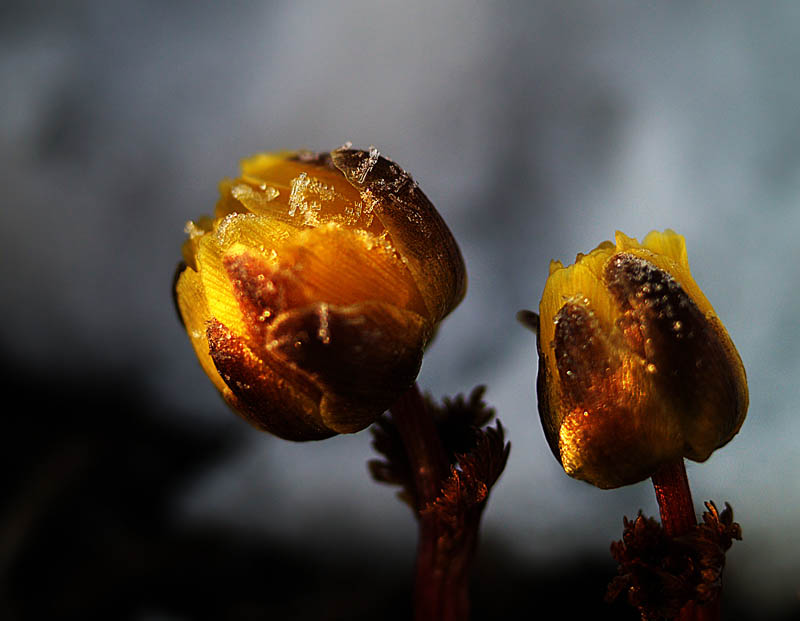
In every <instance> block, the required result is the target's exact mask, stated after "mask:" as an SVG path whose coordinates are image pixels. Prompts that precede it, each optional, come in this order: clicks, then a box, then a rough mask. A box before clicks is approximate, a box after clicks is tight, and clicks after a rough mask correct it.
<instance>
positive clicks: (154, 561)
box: [0, 367, 790, 621]
mask: <svg viewBox="0 0 800 621" xmlns="http://www.w3.org/2000/svg"><path fill="white" fill-rule="evenodd" d="M131 375H132V377H128V376H126V375H124V374H113V373H109V372H104V371H103V370H101V369H95V370H94V371H93V372H86V374H85V375H82V376H81V377H79V378H77V379H75V378H73V379H70V380H61V379H58V378H54V377H48V376H43V375H41V374H40V373H36V372H26V371H23V370H21V369H19V368H13V367H12V368H5V369H4V370H3V373H2V377H3V378H4V384H5V386H4V388H5V394H6V395H17V396H19V397H20V399H19V400H18V401H17V402H16V404H15V405H14V406H13V407H12V408H10V409H8V410H6V421H7V426H6V433H4V434H3V435H2V440H0V445H1V446H2V457H1V458H0V459H2V465H3V467H2V468H0V484H1V485H2V488H1V489H2V499H3V502H2V509H1V510H0V572H1V573H0V585H2V586H0V618H2V619H7V620H11V621H13V620H28V619H104V620H106V619H114V620H127V619H215V620H226V619H231V620H239V619H242V620H244V619H315V620H319V619H356V620H358V619H398V620H400V619H409V618H410V584H411V583H410V577H411V568H410V567H399V566H395V564H393V562H392V559H391V556H390V555H382V554H380V551H379V550H378V551H375V550H373V551H372V552H368V551H366V550H364V547H363V546H361V547H359V548H358V551H352V550H351V551H348V550H342V552H341V554H340V555H337V556H335V557H331V556H330V555H326V557H325V559H323V560H320V559H319V558H317V557H316V556H315V554H314V550H312V549H291V548H289V547H287V545H286V544H285V543H282V542H281V541H278V540H275V539H270V538H267V537H266V536H262V537H259V536H253V535H252V534H245V533H242V532H240V531H237V530H236V529H235V528H233V527H231V528H226V527H224V526H213V527H212V526H202V525H197V524H189V523H185V522H182V521H180V520H177V519H176V518H175V517H174V513H173V511H172V508H173V501H172V499H173V498H174V497H175V496H176V494H177V493H178V492H179V491H180V490H181V489H182V488H183V487H184V486H187V485H189V484H191V482H192V481H194V480H196V479H197V478H198V477H202V476H204V474H206V473H207V472H208V471H209V469H211V468H213V467H214V464H215V462H218V461H219V460H220V459H221V458H222V457H224V456H225V455H226V454H230V453H231V452H232V451H235V450H236V441H235V440H234V439H233V438H232V437H230V436H227V435H226V434H224V433H220V432H219V430H218V429H210V428H208V427H207V426H206V427H202V426H196V427H185V426H182V425H179V424H178V423H177V422H176V421H177V420H179V417H176V416H174V415H172V416H171V415H169V414H170V413H169V412H165V411H163V409H162V408H160V407H159V405H158V404H157V403H149V402H147V399H146V398H145V397H144V396H143V394H142V393H141V392H140V391H139V390H137V386H136V379H135V375H133V374H131ZM370 457H371V456H370V455H365V456H364V459H365V461H366V459H368V458H370ZM512 458H513V457H512ZM276 502H279V499H277V500H276ZM319 511H320V516H323V515H324V513H325V507H323V506H320V508H319ZM606 552H607V551H606V550H598V554H597V558H595V559H577V558H571V557H570V556H569V555H568V551H565V561H564V563H563V564H561V565H560V566H559V567H555V568H548V567H538V566H529V565H523V564H520V563H519V562H517V561H511V562H509V560H508V559H509V556H510V555H508V554H506V553H505V551H504V550H503V549H501V548H500V547H498V546H497V545H494V544H493V542H492V541H488V540H487V541H484V542H483V545H482V548H481V552H480V554H479V561H478V565H477V567H476V570H475V579H474V615H473V618H475V619H531V618H549V617H551V616H552V614H553V613H552V612H551V611H554V610H559V611H560V612H559V613H558V617H559V618H575V619H578V618H580V619H583V618H587V619H588V618H591V619H605V618H608V619H631V620H633V619H636V618H637V615H636V614H635V613H634V612H633V610H632V609H629V608H628V607H627V606H626V605H625V604H623V603H618V604H616V605H614V606H609V605H606V604H604V603H603V601H602V599H603V593H604V590H605V585H606V584H607V582H608V580H609V579H610V578H611V577H612V576H613V572H614V566H613V562H612V561H611V559H610V558H606V557H604V556H603V555H604V554H605V553H606ZM735 597H736V594H735V593H727V594H726V608H727V609H728V611H729V614H728V615H727V616H726V618H727V619H749V618H753V619H755V618H757V617H748V616H745V611H744V608H743V607H742V606H740V605H739V602H737V601H736V600H735ZM784 618H786V619H789V618H790V615H788V614H787V616H786V617H784Z"/></svg>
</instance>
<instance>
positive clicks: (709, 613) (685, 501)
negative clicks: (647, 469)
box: [653, 458, 721, 621]
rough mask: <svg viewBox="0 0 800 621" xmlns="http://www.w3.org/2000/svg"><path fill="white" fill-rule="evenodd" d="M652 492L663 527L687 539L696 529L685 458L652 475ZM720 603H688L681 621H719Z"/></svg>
mask: <svg viewBox="0 0 800 621" xmlns="http://www.w3.org/2000/svg"><path fill="white" fill-rule="evenodd" d="M653 488H654V489H655V492H656V500H657V501H658V510H659V513H661V524H662V525H663V527H664V530H665V531H666V533H667V534H668V535H670V536H671V537H680V536H681V535H685V534H686V533H688V532H689V531H690V530H691V529H692V528H694V527H695V526H696V525H697V516H696V515H695V513H694V503H693V502H692V491H691V489H689V479H688V477H687V476H686V467H685V466H684V463H683V458H680V459H677V460H675V461H673V462H670V463H667V464H665V465H663V466H661V468H659V469H658V470H657V471H656V473H655V474H654V475H653ZM719 619H721V616H720V600H719V598H718V597H717V598H716V599H714V600H713V601H711V602H708V603H706V604H703V605H698V604H696V603H695V602H689V603H688V604H687V605H686V606H684V607H683V608H682V609H681V612H680V614H679V615H678V621H719Z"/></svg>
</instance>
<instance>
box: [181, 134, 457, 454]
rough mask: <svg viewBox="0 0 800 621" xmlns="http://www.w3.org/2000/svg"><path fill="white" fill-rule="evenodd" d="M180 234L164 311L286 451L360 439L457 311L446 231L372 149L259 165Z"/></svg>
mask: <svg viewBox="0 0 800 621" xmlns="http://www.w3.org/2000/svg"><path fill="white" fill-rule="evenodd" d="M241 167H242V172H241V176H240V177H238V178H237V179H234V180H230V179H228V180H224V181H223V182H222V183H221V184H220V194H221V196H220V199H219V201H218V203H217V206H216V213H215V217H214V218H213V219H212V218H205V217H204V218H201V219H199V220H198V221H196V222H190V223H189V224H187V227H186V230H187V233H188V235H189V239H188V240H187V241H186V243H185V244H184V247H183V255H184V261H185V266H183V267H182V271H181V272H180V273H179V276H178V278H177V281H176V288H175V293H176V300H177V305H178V310H179V312H180V315H181V318H182V319H183V322H184V325H185V327H186V330H187V332H188V334H189V337H190V339H191V341H192V345H193V346H194V349H195V352H196V353H197V357H198V359H199V360H200V364H201V365H202V367H203V369H204V370H205V372H206V373H207V374H208V376H209V377H210V378H211V380H212V381H213V382H214V384H215V385H216V387H217V388H218V389H219V391H220V392H221V393H222V395H223V397H224V398H225V400H226V401H227V402H228V404H230V406H231V407H232V408H233V409H234V410H235V411H236V412H238V413H239V414H240V415H241V416H242V417H244V418H245V419H246V420H248V421H249V422H250V423H252V424H253V425H255V426H256V427H259V428H261V429H264V430H266V431H269V432H271V433H273V434H275V435H277V436H280V437H283V438H287V439H291V440H314V439H321V438H326V437H329V436H331V435H334V434H336V433H350V432H355V431H359V430H361V429H363V428H364V427H366V426H368V425H369V424H370V423H372V422H373V421H374V420H375V419H376V418H377V417H378V416H380V415H381V413H382V412H383V411H384V410H386V409H387V408H388V407H389V406H391V405H392V403H393V402H394V401H395V400H396V399H397V398H398V397H399V395H400V394H401V393H402V392H403V391H405V390H406V389H407V388H408V387H409V386H410V385H411V384H412V383H413V382H414V380H415V379H416V376H417V373H418V371H419V366H420V363H421V360H422V352H423V350H424V348H425V346H426V345H427V343H428V342H429V340H430V339H431V337H432V335H433V332H434V329H435V327H436V325H437V323H438V322H439V321H440V320H441V319H442V318H443V317H444V316H445V315H447V314H448V313H449V312H450V311H451V310H453V308H455V307H456V306H457V305H458V303H459V302H460V301H461V299H462V298H463V297H464V293H465V290H466V272H465V268H464V263H463V259H462V258H461V253H460V251H459V249H458V246H457V245H456V242H455V240H454V239H453V237H452V235H451V233H450V231H449V230H448V228H447V226H446V225H445V224H444V222H443V221H442V219H441V217H440V216H439V214H438V213H437V212H436V210H435V209H434V207H433V205H432V204H431V203H430V201H429V200H428V199H427V197H426V196H425V195H424V194H423V193H422V191H421V190H420V189H419V188H418V187H417V185H416V183H414V181H413V180H412V179H411V177H410V176H409V175H408V174H406V173H405V172H404V171H403V170H402V169H401V168H400V167H398V166H397V165H396V164H394V163H392V162H390V161H389V160H387V159H385V158H383V157H381V156H380V155H379V154H378V152H377V150H376V149H374V148H373V149H371V150H370V151H368V152H366V151H359V150H353V149H349V148H344V147H343V148H342V149H338V150H335V151H332V152H331V153H324V154H312V153H307V152H300V153H283V154H261V155H256V156H254V157H251V158H249V159H247V160H245V161H243V162H242V165H241Z"/></svg>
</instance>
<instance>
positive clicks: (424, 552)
mask: <svg viewBox="0 0 800 621" xmlns="http://www.w3.org/2000/svg"><path fill="white" fill-rule="evenodd" d="M391 414H392V419H393V420H394V422H395V425H396V427H397V430H398V432H399V433H400V437H401V438H402V440H403V444H404V445H405V449H406V453H407V455H408V460H409V464H410V465H411V469H412V472H413V476H414V492H415V498H414V501H415V507H416V511H417V519H418V520H419V543H418V546H417V563H416V576H415V580H414V619H415V620H416V621H440V620H441V621H466V619H468V618H469V591H468V587H469V565H470V561H471V556H472V552H473V550H474V545H473V546H468V548H469V549H461V550H452V549H445V548H444V547H443V546H441V545H439V544H440V537H441V534H442V525H441V524H440V523H439V522H437V520H436V516H435V515H434V514H432V513H429V512H423V511H422V510H423V509H424V508H425V507H426V506H427V505H428V504H429V503H431V502H433V501H434V500H436V498H437V497H438V496H439V494H440V492H441V489H442V484H443V482H444V479H445V476H446V475H447V474H448V473H449V471H450V468H449V464H448V461H447V457H446V456H445V452H444V449H443V448H442V443H441V440H440V439H439V434H438V432H437V430H436V426H435V425H434V422H433V417H432V416H431V414H430V412H429V411H428V408H427V406H426V404H425V400H424V399H423V398H422V395H421V394H420V392H419V388H418V387H417V385H416V384H415V385H414V386H412V387H411V388H409V389H408V390H407V391H406V393H405V394H404V395H403V396H402V397H400V399H399V400H398V401H397V403H395V405H394V406H392V408H391ZM473 543H474V542H473Z"/></svg>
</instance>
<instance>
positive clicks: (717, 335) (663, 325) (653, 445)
mask: <svg viewBox="0 0 800 621" xmlns="http://www.w3.org/2000/svg"><path fill="white" fill-rule="evenodd" d="M539 317H540V319H539V330H538V338H537V348H538V352H539V376H538V381H537V392H538V396H539V414H540V416H541V419H542V426H543V427H544V431H545V435H546V436H547V441H548V443H549V444H550V448H551V449H552V451H553V453H554V454H555V456H556V458H557V459H558V460H559V461H560V462H561V464H562V465H563V466H564V470H565V471H566V472H567V474H569V475H571V476H573V477H575V478H578V479H582V480H584V481H588V482H589V483H592V484H593V485H596V486H598V487H601V488H613V487H619V486H621V485H627V484H630V483H635V482H637V481H641V480H643V479H645V478H647V477H649V476H651V475H652V474H653V473H654V472H655V471H656V470H657V469H658V467H659V466H660V465H662V464H664V463H666V462H668V461H671V460H674V459H679V458H682V457H686V458H688V459H692V460H694V461H705V460H706V459H708V457H709V456H710V455H711V453H712V452H713V451H714V450H716V449H717V448H719V447H721V446H723V445H724V444H726V443H727V442H728V441H730V439H731V438H732V437H733V436H734V435H735V434H736V433H737V432H738V431H739V428H740V427H741V426H742V423H743V422H744V418H745V414H746V413H747V405H748V393H747V380H746V377H745V371H744V367H743V365H742V361H741V359H740V357H739V354H738V352H737V351H736V348H735V347H734V345H733V343H732V342H731V339H730V337H729V336H728V333H727V332H726V331H725V328H724V326H723V325H722V323H721V322H720V320H719V319H718V318H717V315H716V313H715V312H714V309H713V308H712V307H711V304H710V303H709V302H708V300H707V299H706V297H705V296H704V295H703V292H702V291H700V288H699V287H698V286H697V284H695V282H694V279H693V278H692V275H691V273H690V272H689V261H688V259H687V255H686V247H685V243H684V239H683V237H682V236H681V235H677V234H676V233H674V232H673V231H669V230H667V231H665V232H664V233H659V232H657V231H653V232H652V233H650V234H649V235H648V236H647V237H645V239H644V241H643V242H642V243H641V244H639V243H638V242H637V241H636V240H635V239H632V238H630V237H627V236H625V235H624V234H622V233H620V232H617V235H616V244H612V243H611V242H604V243H602V244H600V245H599V246H598V247H597V248H595V249H594V250H593V251H592V252H590V253H589V254H588V255H582V254H579V255H578V256H577V258H576V261H575V264H574V265H570V266H568V267H564V266H563V265H562V264H561V263H560V262H558V261H553V262H552V263H551V264H550V276H549V278H548V279H547V283H546V284H545V288H544V293H543V294H542V301H541V303H540V305H539Z"/></svg>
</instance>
